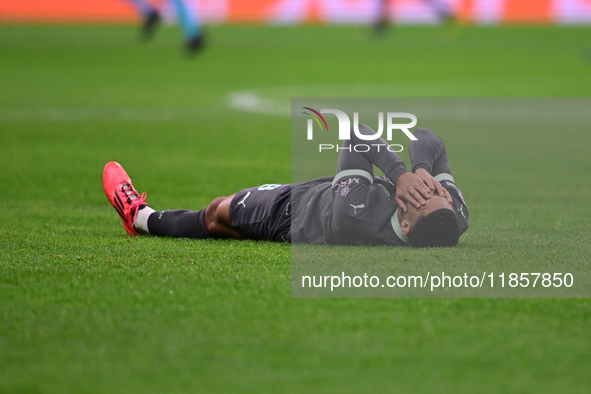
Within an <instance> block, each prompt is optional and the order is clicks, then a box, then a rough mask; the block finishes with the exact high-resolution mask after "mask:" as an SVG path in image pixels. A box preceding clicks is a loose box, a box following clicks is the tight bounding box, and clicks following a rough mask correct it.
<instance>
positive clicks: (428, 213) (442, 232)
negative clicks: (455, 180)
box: [400, 196, 460, 248]
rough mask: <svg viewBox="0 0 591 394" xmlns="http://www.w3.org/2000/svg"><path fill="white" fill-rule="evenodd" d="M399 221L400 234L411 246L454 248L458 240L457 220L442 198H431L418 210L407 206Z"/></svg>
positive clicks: (458, 225) (449, 206)
mask: <svg viewBox="0 0 591 394" xmlns="http://www.w3.org/2000/svg"><path fill="white" fill-rule="evenodd" d="M401 219H402V221H401V223H400V226H401V229H402V232H403V233H404V235H406V236H407V237H408V239H409V241H410V244H411V246H414V247H417V248H423V247H429V246H456V245H457V243H458V240H459V239H460V224H459V222H458V218H457V216H456V213H455V212H454V210H453V207H452V206H451V205H450V204H449V203H448V202H447V200H446V199H445V198H444V197H440V196H433V197H432V198H430V199H429V200H427V204H426V205H425V206H422V207H421V208H418V209H417V208H415V207H413V206H411V205H410V204H408V211H407V213H403V214H402V218H401Z"/></svg>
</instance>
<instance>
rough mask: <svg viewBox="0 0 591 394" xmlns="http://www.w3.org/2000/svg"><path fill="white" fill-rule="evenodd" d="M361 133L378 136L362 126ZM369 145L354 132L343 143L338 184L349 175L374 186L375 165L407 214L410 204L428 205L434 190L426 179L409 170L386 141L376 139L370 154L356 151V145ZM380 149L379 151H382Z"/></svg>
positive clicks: (338, 167) (367, 127)
mask: <svg viewBox="0 0 591 394" xmlns="http://www.w3.org/2000/svg"><path fill="white" fill-rule="evenodd" d="M359 132H360V133H361V134H363V135H374V134H375V132H374V131H373V130H372V129H371V128H370V127H369V126H367V125H364V124H360V125H359ZM358 144H366V145H368V144H367V141H365V140H362V139H360V138H359V137H357V135H356V134H355V133H354V132H352V133H351V139H350V140H348V141H345V142H344V143H343V147H342V148H341V151H340V153H339V159H338V162H337V175H336V177H335V182H336V181H338V180H339V179H340V178H344V177H345V176H351V175H357V176H360V175H361V176H364V177H366V178H368V179H369V180H370V182H372V183H373V165H374V164H375V165H376V166H377V167H378V168H379V169H380V170H382V172H383V173H384V174H385V175H386V177H387V178H388V179H389V180H390V181H391V182H392V183H393V184H394V185H396V201H397V202H398V205H399V206H400V207H401V208H402V209H403V210H404V211H406V203H405V202H408V203H410V204H412V205H414V206H416V207H417V208H419V207H420V206H421V205H425V204H426V201H425V200H426V199H428V198H431V190H430V189H429V188H428V187H427V186H426V185H425V183H424V182H423V181H422V179H421V178H420V177H419V176H418V175H415V174H413V173H411V172H409V171H408V169H407V168H406V166H405V165H404V161H402V159H401V158H400V157H399V156H398V154H396V152H393V151H391V150H389V149H388V143H387V142H386V141H385V140H384V139H383V138H378V139H376V140H373V141H372V142H371V144H370V146H371V149H369V150H368V151H367V152H362V151H359V152H358V151H356V150H355V149H354V146H355V145H358ZM378 148H379V149H378Z"/></svg>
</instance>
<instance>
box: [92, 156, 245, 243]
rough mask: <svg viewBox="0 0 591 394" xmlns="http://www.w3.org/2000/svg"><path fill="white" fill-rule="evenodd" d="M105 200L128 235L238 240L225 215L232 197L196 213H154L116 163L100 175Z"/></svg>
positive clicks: (183, 211)
mask: <svg viewBox="0 0 591 394" xmlns="http://www.w3.org/2000/svg"><path fill="white" fill-rule="evenodd" d="M103 185H104V189H105V193H106V195H107V198H108V199H109V201H110V202H111V204H112V205H113V207H114V208H115V210H116V211H117V213H118V214H119V216H120V217H121V221H122V222H123V226H124V227H125V230H126V231H127V232H128V233H129V234H130V235H138V234H139V233H143V234H150V235H159V236H169V237H177V238H178V237H183V238H239V236H238V233H237V232H236V230H234V228H233V227H232V223H231V220H230V215H229V207H230V202H231V201H232V197H233V196H230V197H218V198H216V199H214V200H213V201H212V202H211V203H210V204H209V205H208V206H207V208H206V209H202V210H200V211H190V210H170V211H164V212H157V211H155V210H153V209H152V208H151V207H150V206H149V205H148V204H147V203H146V194H145V193H143V194H141V195H140V193H138V192H137V191H136V189H135V188H134V187H133V184H132V183H131V179H130V178H129V176H128V175H127V173H126V172H125V170H124V169H123V167H121V165H120V164H119V163H116V162H110V163H107V165H106V166H105V169H104V172H103Z"/></svg>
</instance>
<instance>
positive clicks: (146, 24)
mask: <svg viewBox="0 0 591 394" xmlns="http://www.w3.org/2000/svg"><path fill="white" fill-rule="evenodd" d="M128 1H129V2H130V3H132V4H133V5H134V6H135V8H136V9H137V10H138V12H139V13H140V14H141V15H142V21H143V22H142V37H143V38H144V40H146V41H147V40H149V39H151V38H152V37H153V36H154V32H155V31H156V28H157V27H158V25H159V24H160V14H159V13H158V11H157V10H156V9H155V8H154V7H153V6H152V5H151V4H150V3H149V2H148V1H146V0H128Z"/></svg>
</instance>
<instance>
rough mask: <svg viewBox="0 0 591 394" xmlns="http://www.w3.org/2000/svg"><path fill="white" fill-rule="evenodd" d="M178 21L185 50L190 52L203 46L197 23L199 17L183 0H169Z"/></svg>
mask: <svg viewBox="0 0 591 394" xmlns="http://www.w3.org/2000/svg"><path fill="white" fill-rule="evenodd" d="M171 1H172V4H173V5H174V8H175V9H176V13H177V15H178V18H179V22H180V24H181V27H182V29H183V35H184V37H185V42H186V45H187V50H188V51H189V52H190V53H192V52H195V51H196V50H198V49H200V48H201V47H202V46H203V31H202V29H201V25H200V24H199V19H198V17H197V15H195V13H194V12H191V10H189V8H188V7H187V4H185V2H184V1H183V0H171Z"/></svg>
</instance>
